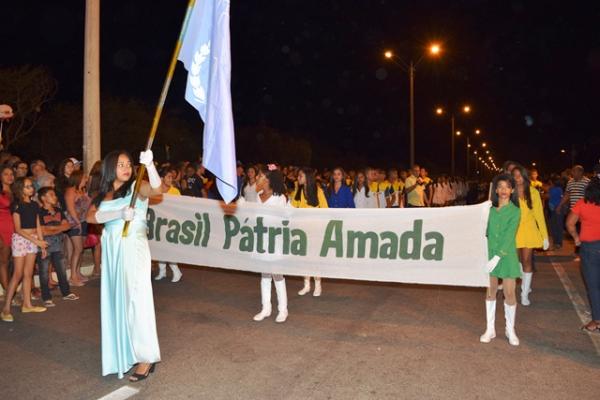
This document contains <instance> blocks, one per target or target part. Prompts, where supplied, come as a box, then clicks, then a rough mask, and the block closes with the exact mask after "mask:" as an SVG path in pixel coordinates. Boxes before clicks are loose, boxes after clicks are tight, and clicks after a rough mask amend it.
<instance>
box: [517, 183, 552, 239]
mask: <svg viewBox="0 0 600 400" xmlns="http://www.w3.org/2000/svg"><path fill="white" fill-rule="evenodd" d="M519 205H520V208H521V222H520V223H519V229H518V230H517V248H518V249H522V248H528V249H537V248H540V247H542V246H543V244H544V239H546V240H547V239H548V230H547V229H546V220H545V218H544V208H543V206H542V199H541V197H540V192H538V191H537V190H533V189H532V190H531V205H532V208H531V209H529V207H527V201H526V200H525V199H519Z"/></svg>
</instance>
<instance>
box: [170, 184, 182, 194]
mask: <svg viewBox="0 0 600 400" xmlns="http://www.w3.org/2000/svg"><path fill="white" fill-rule="evenodd" d="M167 194H172V195H175V196H181V192H180V191H179V189H177V188H176V187H175V186H171V187H170V188H169V190H167Z"/></svg>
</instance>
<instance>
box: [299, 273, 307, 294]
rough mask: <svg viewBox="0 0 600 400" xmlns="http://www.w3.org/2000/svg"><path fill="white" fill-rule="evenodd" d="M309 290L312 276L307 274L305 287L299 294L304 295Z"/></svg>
mask: <svg viewBox="0 0 600 400" xmlns="http://www.w3.org/2000/svg"><path fill="white" fill-rule="evenodd" d="M308 292H310V276H305V277H304V287H303V288H302V289H301V290H300V291H299V292H298V294H299V295H300V296H304V295H305V294H306V293H308Z"/></svg>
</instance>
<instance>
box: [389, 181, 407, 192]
mask: <svg viewBox="0 0 600 400" xmlns="http://www.w3.org/2000/svg"><path fill="white" fill-rule="evenodd" d="M390 185H391V186H392V189H394V192H400V191H402V189H404V182H402V181H401V180H397V181H396V182H394V183H390Z"/></svg>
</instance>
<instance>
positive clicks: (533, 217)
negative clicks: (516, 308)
mask: <svg viewBox="0 0 600 400" xmlns="http://www.w3.org/2000/svg"><path fill="white" fill-rule="evenodd" d="M512 176H513V177H514V179H515V182H516V184H517V186H516V188H517V193H518V194H519V204H520V208H521V222H520V223H519V230H518V231H517V249H519V259H520V260H521V265H523V281H522V283H521V304H522V305H524V306H528V305H530V304H531V302H530V301H529V293H530V292H531V281H532V279H533V260H532V258H533V250H534V249H539V248H540V247H542V248H543V249H544V250H548V247H550V242H549V240H548V230H547V229H546V219H545V217H544V206H543V205H542V199H541V197H540V192H539V191H538V190H531V183H530V181H529V177H528V175H527V170H526V169H525V168H524V167H523V166H521V165H517V166H515V167H514V168H513V170H512Z"/></svg>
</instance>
